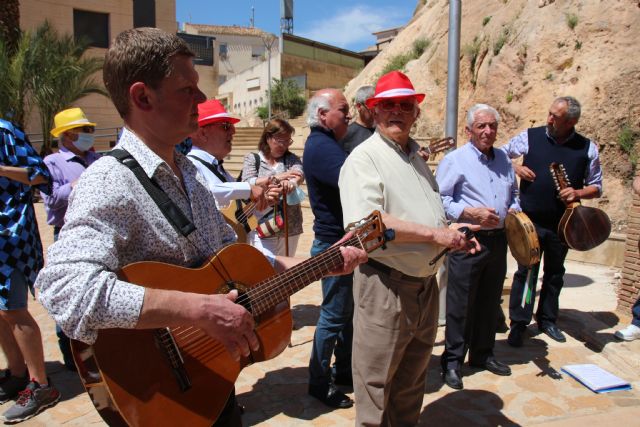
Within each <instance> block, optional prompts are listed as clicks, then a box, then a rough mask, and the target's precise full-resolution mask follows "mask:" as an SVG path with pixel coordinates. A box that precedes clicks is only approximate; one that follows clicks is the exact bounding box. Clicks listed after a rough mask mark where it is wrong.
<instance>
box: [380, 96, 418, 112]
mask: <svg viewBox="0 0 640 427" xmlns="http://www.w3.org/2000/svg"><path fill="white" fill-rule="evenodd" d="M376 105H377V106H378V107H379V108H380V109H381V110H382V111H386V112H390V111H393V110H395V109H396V105H397V106H400V111H402V112H403V113H412V112H413V110H414V108H415V103H413V102H412V101H401V102H396V101H393V100H391V99H388V100H385V101H380V102H378V104H376Z"/></svg>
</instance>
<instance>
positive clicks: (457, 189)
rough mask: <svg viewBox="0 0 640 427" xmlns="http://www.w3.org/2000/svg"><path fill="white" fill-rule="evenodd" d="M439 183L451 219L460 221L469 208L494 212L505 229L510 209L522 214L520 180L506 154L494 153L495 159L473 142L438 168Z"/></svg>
mask: <svg viewBox="0 0 640 427" xmlns="http://www.w3.org/2000/svg"><path fill="white" fill-rule="evenodd" d="M436 180H437V181H438V186H439V187H440V197H441V198H442V204H443V205H444V210H445V212H446V214H447V218H448V219H450V220H453V221H458V220H459V218H460V215H462V211H463V210H464V208H467V207H474V208H477V207H487V208H494V209H495V210H496V213H497V214H498V216H500V224H499V225H498V227H497V228H503V227H504V219H505V217H506V216H507V212H508V211H509V209H515V210H517V211H520V210H521V209H520V202H519V200H518V187H517V185H516V177H515V173H514V171H513V167H512V166H511V160H509V158H508V157H507V155H506V153H505V152H503V151H501V150H497V149H493V158H489V157H487V156H486V155H484V154H482V152H480V150H478V149H477V148H476V147H475V146H474V145H473V144H472V143H471V142H467V143H466V144H465V145H463V146H462V147H460V148H458V149H457V150H455V151H452V152H451V153H449V154H447V155H446V156H445V157H444V159H442V161H441V162H440V164H439V165H438V170H437V172H436Z"/></svg>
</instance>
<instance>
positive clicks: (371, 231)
mask: <svg viewBox="0 0 640 427" xmlns="http://www.w3.org/2000/svg"><path fill="white" fill-rule="evenodd" d="M346 231H353V237H352V238H351V239H349V241H348V242H347V243H351V242H353V243H352V244H353V245H354V246H360V247H361V248H362V249H364V250H365V251H366V252H371V251H373V250H375V249H377V248H379V247H380V246H382V245H384V243H385V237H384V231H385V227H384V224H383V222H382V216H381V215H380V212H379V211H373V212H371V214H370V215H369V216H367V217H366V218H363V219H361V220H360V221H356V222H352V223H350V224H349V225H347V228H346Z"/></svg>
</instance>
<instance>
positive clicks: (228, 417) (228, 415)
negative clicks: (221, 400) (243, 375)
mask: <svg viewBox="0 0 640 427" xmlns="http://www.w3.org/2000/svg"><path fill="white" fill-rule="evenodd" d="M211 427H242V409H240V406H239V405H238V401H237V400H236V389H235V387H234V388H233V390H231V394H230V395H229V399H227V403H226V404H225V405H224V408H223V409H222V412H220V416H219V417H218V419H217V420H216V422H215V423H213V426H211Z"/></svg>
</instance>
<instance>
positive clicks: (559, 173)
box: [549, 162, 571, 192]
mask: <svg viewBox="0 0 640 427" xmlns="http://www.w3.org/2000/svg"><path fill="white" fill-rule="evenodd" d="M549 171H551V176H552V177H553V182H554V183H555V185H556V190H558V192H560V190H562V189H564V188H568V187H571V181H569V176H568V175H567V170H566V169H565V168H564V165H563V164H562V163H556V162H553V163H551V164H550V165H549Z"/></svg>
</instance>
